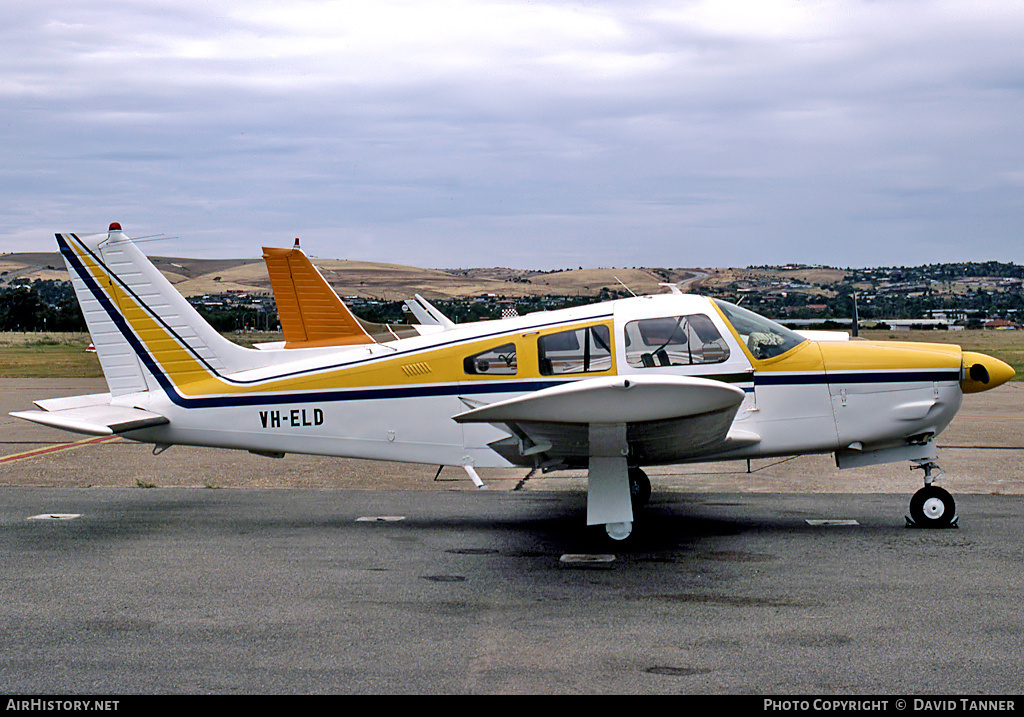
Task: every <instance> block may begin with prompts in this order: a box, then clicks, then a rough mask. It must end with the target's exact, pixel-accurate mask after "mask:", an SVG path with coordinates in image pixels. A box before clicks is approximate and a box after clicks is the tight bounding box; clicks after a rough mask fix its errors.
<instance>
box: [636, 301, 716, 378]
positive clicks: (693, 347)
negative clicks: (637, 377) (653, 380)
mask: <svg viewBox="0 0 1024 717" xmlns="http://www.w3.org/2000/svg"><path fill="white" fill-rule="evenodd" d="M728 358H729V347H728V346H727V345H726V343H725V339H723V338H722V334H721V333H719V331H718V329H717V328H715V325H714V323H712V321H711V319H709V318H708V317H707V316H705V315H704V314H694V315H692V316H666V317H660V318H657V319H641V320H640V321H630V322H629V323H628V324H626V363H627V364H629V365H630V366H632V367H633V368H653V367H657V366H693V365H694V364H707V363H721V362H722V361H725V360H726V359H728Z"/></svg>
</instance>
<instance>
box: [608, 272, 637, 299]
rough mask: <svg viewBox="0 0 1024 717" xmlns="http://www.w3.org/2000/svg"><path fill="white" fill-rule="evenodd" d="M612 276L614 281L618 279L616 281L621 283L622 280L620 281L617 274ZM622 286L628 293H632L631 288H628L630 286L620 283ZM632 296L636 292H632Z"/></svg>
mask: <svg viewBox="0 0 1024 717" xmlns="http://www.w3.org/2000/svg"><path fill="white" fill-rule="evenodd" d="M612 278H613V279H615V281H618V282H619V283H620V284H622V281H621V280H620V279H619V277H617V276H613V277H612ZM622 288H623V289H625V290H626V291H628V292H629V293H630V294H633V290H632V289H630V288H629V287H628V286H626V285H625V284H622ZM633 296H636V294H633Z"/></svg>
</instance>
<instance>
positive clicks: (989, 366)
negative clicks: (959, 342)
mask: <svg viewBox="0 0 1024 717" xmlns="http://www.w3.org/2000/svg"><path fill="white" fill-rule="evenodd" d="M1014 375H1015V372H1014V370H1013V369H1012V368H1010V366H1009V365H1007V364H1005V363H1003V362H1002V361H1000V360H999V359H997V358H992V357H991V356H986V355H985V354H977V353H974V352H973V351H964V352H963V360H962V363H961V371H960V389H961V390H962V391H963V392H964V393H978V392H980V391H987V390H989V389H990V388H995V387H996V386H1001V385H1002V384H1004V383H1006V382H1007V381H1009V380H1010V379H1011V378H1013V377H1014Z"/></svg>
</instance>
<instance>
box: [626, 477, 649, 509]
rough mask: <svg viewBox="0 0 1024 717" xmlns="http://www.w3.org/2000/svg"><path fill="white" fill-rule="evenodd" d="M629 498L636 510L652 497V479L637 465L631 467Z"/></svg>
mask: <svg viewBox="0 0 1024 717" xmlns="http://www.w3.org/2000/svg"><path fill="white" fill-rule="evenodd" d="M629 498H630V500H631V501H632V503H633V511H634V512H636V511H638V510H640V509H641V508H643V507H644V506H645V505H647V501H649V500H650V499H651V479H650V478H648V477H647V474H646V473H644V472H643V471H642V470H641V469H640V468H638V467H637V466H633V467H632V468H630V469H629Z"/></svg>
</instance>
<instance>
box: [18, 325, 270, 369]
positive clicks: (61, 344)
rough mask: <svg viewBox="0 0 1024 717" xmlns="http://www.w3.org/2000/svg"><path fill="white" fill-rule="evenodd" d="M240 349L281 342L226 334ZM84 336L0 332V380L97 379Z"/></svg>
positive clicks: (267, 336) (256, 335) (95, 362)
mask: <svg viewBox="0 0 1024 717" xmlns="http://www.w3.org/2000/svg"><path fill="white" fill-rule="evenodd" d="M226 336H227V338H228V339H229V340H231V341H234V342H235V343H237V344H241V345H242V346H247V347H251V346H252V345H253V344H255V343H269V342H272V341H282V340H284V337H283V336H282V335H281V334H260V333H252V334H227V335H226ZM91 341H92V340H91V339H90V338H89V334H86V333H57V332H52V331H51V332H48V333H25V332H16V331H14V332H0V378H99V377H101V376H103V371H102V369H101V368H100V362H99V359H98V358H97V357H96V354H95V353H93V352H91V351H86V348H87V347H88V346H89V344H90V343H91Z"/></svg>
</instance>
